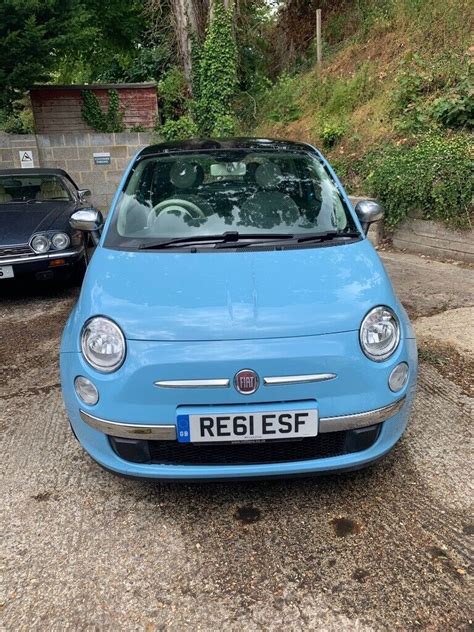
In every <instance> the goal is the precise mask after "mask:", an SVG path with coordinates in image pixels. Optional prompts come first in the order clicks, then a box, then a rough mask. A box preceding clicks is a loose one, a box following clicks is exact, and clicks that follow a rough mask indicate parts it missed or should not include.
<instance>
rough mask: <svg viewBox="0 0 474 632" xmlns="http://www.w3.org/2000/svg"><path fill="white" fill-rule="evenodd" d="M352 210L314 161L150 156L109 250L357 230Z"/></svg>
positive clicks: (128, 191)
mask: <svg viewBox="0 0 474 632" xmlns="http://www.w3.org/2000/svg"><path fill="white" fill-rule="evenodd" d="M355 230H356V228H355V225H354V223H353V220H352V218H351V215H350V213H349V212H348V210H347V209H346V207H345V204H344V202H343V201H342V198H341V196H340V194H339V192H338V190H337V188H336V186H335V185H334V183H333V182H332V180H331V178H330V176H329V175H328V173H327V172H326V170H325V169H324V167H323V165H322V164H321V162H320V161H319V160H318V159H317V157H313V156H312V155H310V154H309V153H306V152H296V151H295V152H276V151H266V152H265V151H248V150H232V151H231V150H227V151H214V152H202V153H195V152H189V153H184V152H182V153H179V154H167V155H160V156H153V157H150V158H146V159H143V160H141V161H139V162H138V163H137V165H136V166H135V168H134V170H133V171H132V174H131V176H130V177H129V180H128V182H127V184H126V186H125V189H124V191H123V194H122V197H121V199H120V202H119V205H118V207H117V209H116V211H115V213H114V218H113V221H112V224H111V227H110V230H109V232H108V235H107V240H106V245H109V246H112V247H124V248H126V247H132V248H133V247H137V248H139V247H144V244H145V247H146V244H147V243H153V242H156V241H157V240H161V239H162V240H167V241H169V240H174V239H184V240H186V241H188V239H187V238H189V240H191V239H192V238H197V239H200V240H201V241H202V240H203V238H205V236H206V235H209V236H212V237H218V236H224V235H226V234H229V233H231V234H232V235H235V234H237V235H238V238H239V239H240V238H242V237H244V238H245V235H248V236H250V235H251V236H252V237H253V238H258V237H259V235H262V236H263V235H265V237H266V238H269V237H273V236H274V237H275V239H278V236H279V235H281V236H284V235H285V236H287V237H288V236H289V235H291V236H294V237H296V236H305V235H309V234H325V233H328V232H334V231H337V232H342V233H345V232H348V233H349V232H352V233H353V232H354V231H355Z"/></svg>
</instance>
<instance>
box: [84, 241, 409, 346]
mask: <svg viewBox="0 0 474 632" xmlns="http://www.w3.org/2000/svg"><path fill="white" fill-rule="evenodd" d="M378 304H388V305H392V306H394V305H396V304H397V301H396V298H395V296H394V293H393V290H392V286H391V284H390V281H389V280H388V277H387V274H386V272H385V269H384V267H383V264H382V262H381V261H380V259H379V257H378V255H377V253H376V252H375V250H374V249H373V247H372V245H371V244H370V242H369V241H368V240H363V241H360V242H357V243H353V244H347V245H341V246H330V247H323V248H302V249H295V250H283V251H260V252H240V251H238V252H222V251H220V252H218V253H203V252H200V253H191V252H183V253H174V252H143V253H137V252H123V251H118V250H109V249H105V248H103V247H99V248H97V250H96V252H95V254H94V256H93V257H92V261H91V264H90V266H89V269H88V271H87V274H86V278H85V282H84V285H83V289H82V292H81V295H80V298H79V302H78V306H77V309H76V311H75V315H74V318H76V319H77V320H78V322H77V323H76V324H77V326H78V327H81V326H82V324H83V322H84V321H85V320H86V319H87V318H89V317H91V316H94V315H97V314H102V315H105V316H108V317H110V318H112V319H113V320H115V321H116V322H117V323H118V324H119V325H120V327H121V328H122V329H123V331H124V334H125V337H126V338H128V339H135V340H181V341H183V340H232V339H235V340H239V339H257V338H274V337H290V336H308V335H318V334H326V333H335V332H342V331H351V330H356V329H358V328H359V326H360V323H361V320H362V318H363V317H364V315H365V314H366V312H367V311H368V310H369V309H370V308H372V307H373V306H374V305H378Z"/></svg>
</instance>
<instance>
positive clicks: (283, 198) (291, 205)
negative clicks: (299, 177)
mask: <svg viewBox="0 0 474 632" xmlns="http://www.w3.org/2000/svg"><path fill="white" fill-rule="evenodd" d="M283 181H284V176H283V174H282V172H281V169H280V167H279V166H278V165H277V164H275V163H273V162H266V163H263V164H261V165H259V166H258V167H257V169H256V170H255V182H256V184H257V186H258V187H259V189H260V190H259V191H257V192H256V193H254V194H253V195H252V196H251V197H250V198H249V199H248V200H247V201H246V202H244V204H243V205H242V209H241V220H242V222H241V223H242V224H244V225H248V226H255V227H258V228H272V227H274V226H277V225H279V224H281V223H284V224H287V225H289V226H291V225H293V224H295V223H296V222H298V220H299V219H300V211H299V208H298V206H297V204H296V203H295V202H294V201H293V200H292V199H291V197H290V196H289V195H288V194H287V193H282V192H281V191H279V190H278V187H279V186H280V185H281V184H282V182H283Z"/></svg>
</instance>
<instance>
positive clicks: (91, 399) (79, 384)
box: [74, 375, 99, 406]
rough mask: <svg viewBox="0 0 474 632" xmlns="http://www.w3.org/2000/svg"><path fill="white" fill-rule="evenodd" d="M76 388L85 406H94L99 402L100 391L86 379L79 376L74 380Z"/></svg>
mask: <svg viewBox="0 0 474 632" xmlns="http://www.w3.org/2000/svg"><path fill="white" fill-rule="evenodd" d="M74 388H75V389H76V394H77V396H78V397H79V399H81V400H82V401H83V402H84V404H87V405H88V406H94V405H95V404H97V402H98V401H99V391H98V390H97V388H96V387H95V385H94V384H93V383H92V382H91V381H90V380H88V379H87V378H86V377H83V376H82V375H78V376H77V377H76V379H75V380H74Z"/></svg>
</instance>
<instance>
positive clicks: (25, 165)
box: [18, 149, 35, 169]
mask: <svg viewBox="0 0 474 632" xmlns="http://www.w3.org/2000/svg"><path fill="white" fill-rule="evenodd" d="M18 153H19V154H20V165H21V168H22V169H31V168H32V167H34V166H35V163H34V160H33V152H32V151H31V150H29V149H21V150H20V151H19V152H18Z"/></svg>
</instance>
